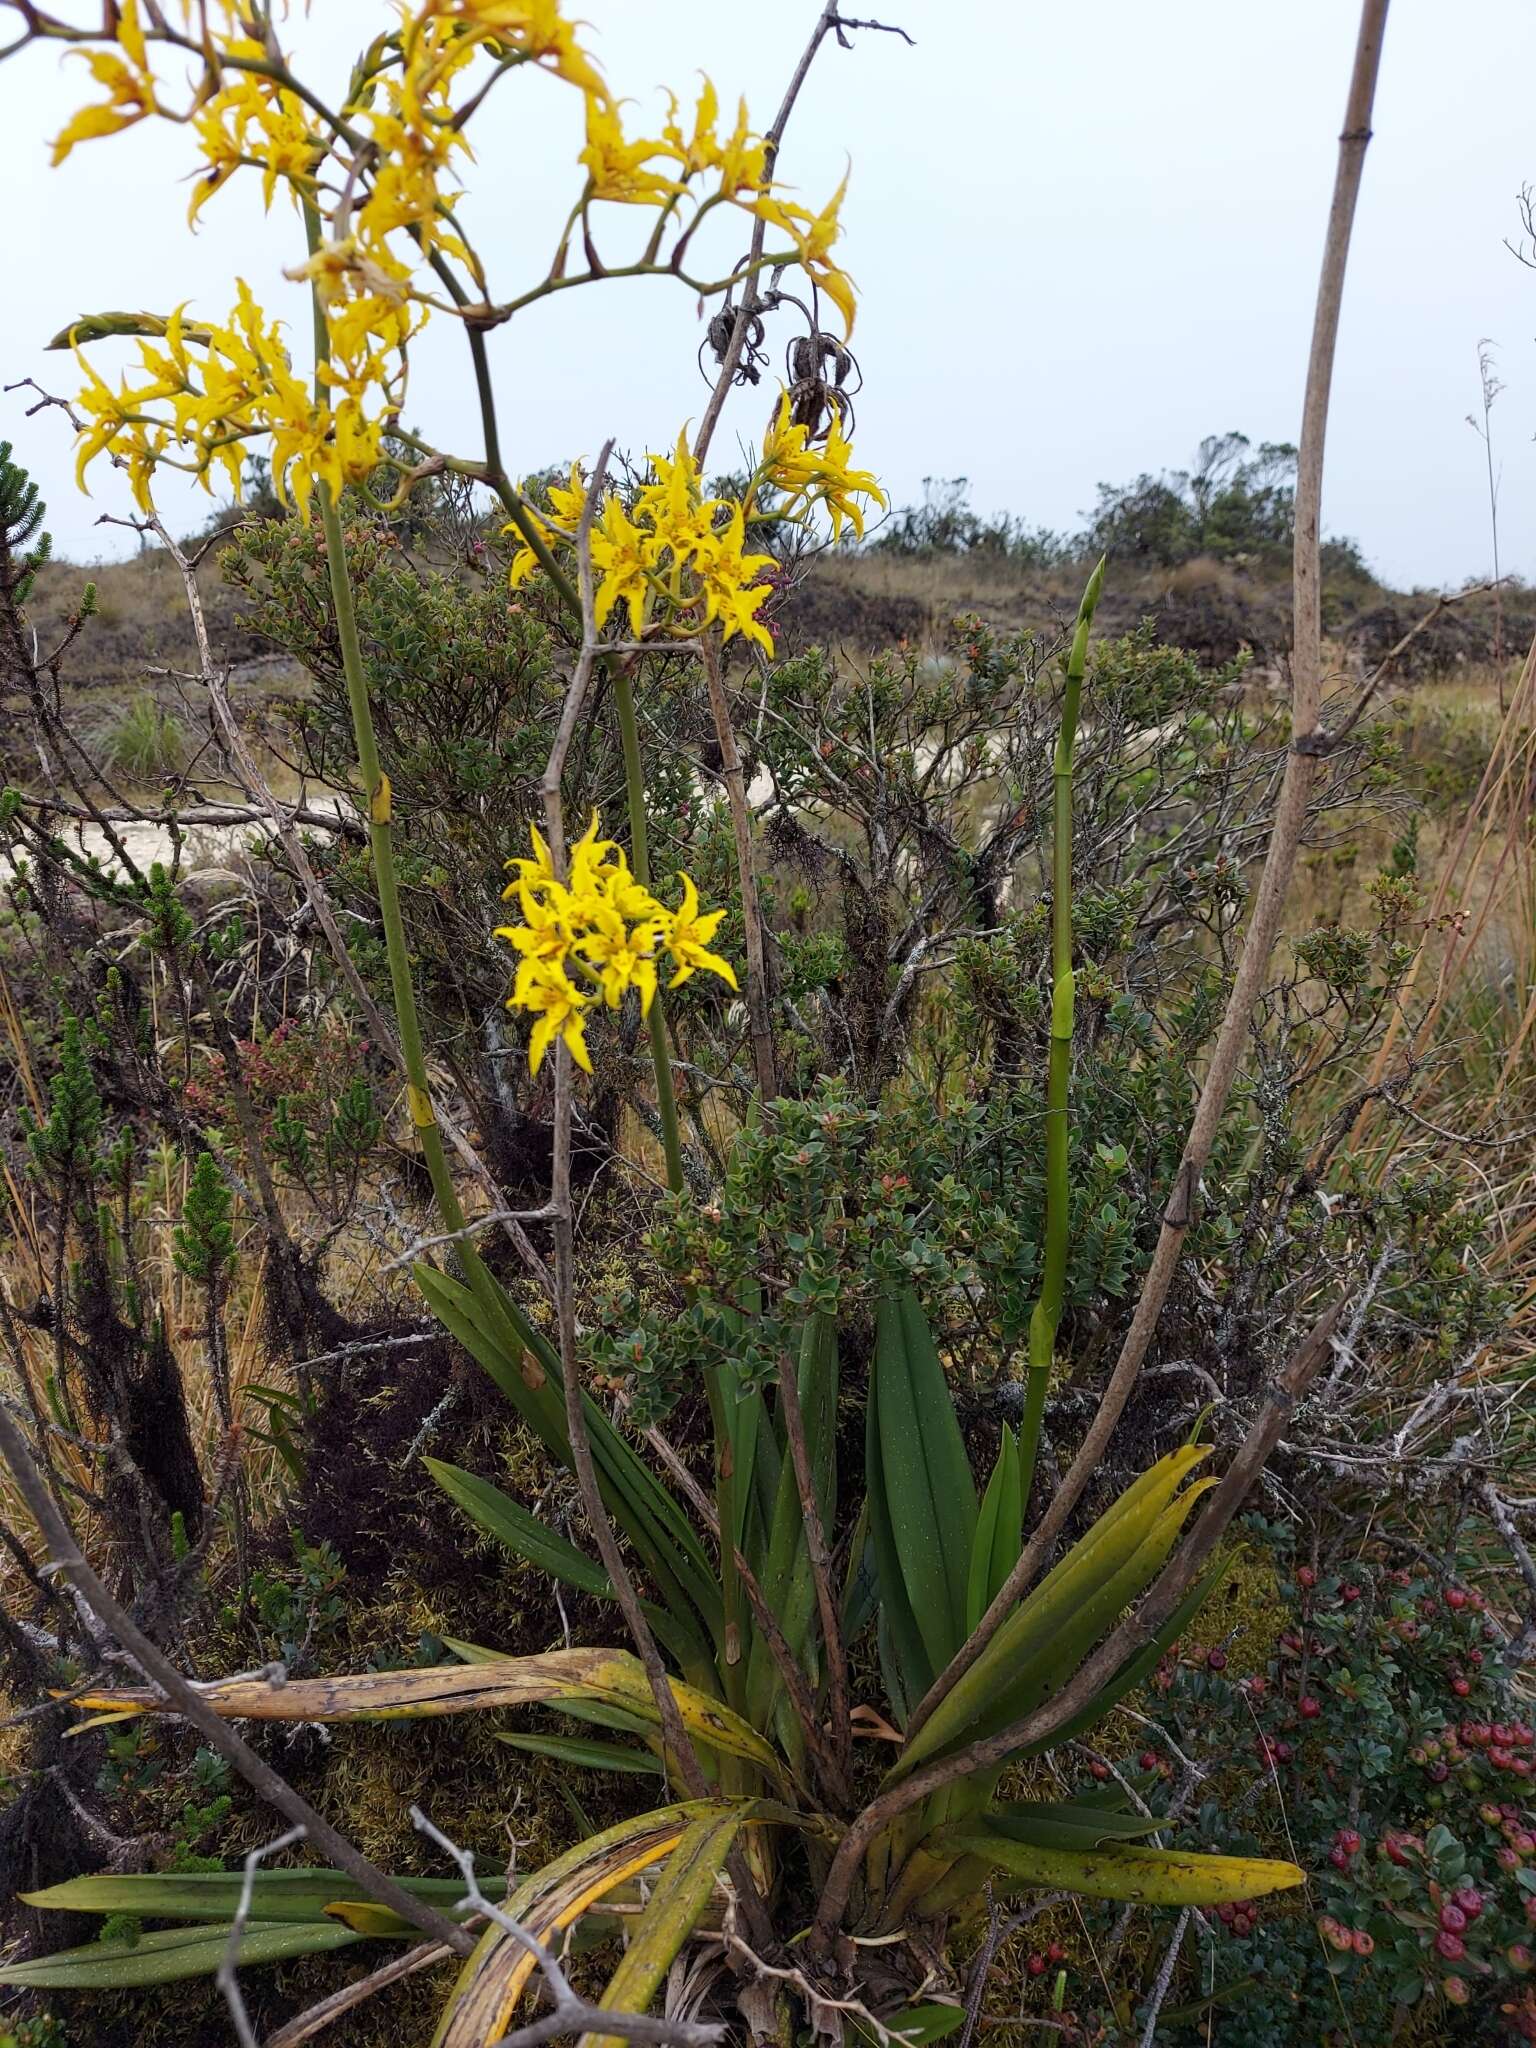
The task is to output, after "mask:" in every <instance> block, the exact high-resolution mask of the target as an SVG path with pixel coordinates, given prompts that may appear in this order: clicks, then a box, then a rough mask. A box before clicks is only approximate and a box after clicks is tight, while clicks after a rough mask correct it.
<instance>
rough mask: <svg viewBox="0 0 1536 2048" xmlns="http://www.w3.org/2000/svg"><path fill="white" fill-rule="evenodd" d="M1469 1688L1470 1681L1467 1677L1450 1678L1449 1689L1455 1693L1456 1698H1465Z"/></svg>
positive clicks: (1470, 1686) (1470, 1687)
mask: <svg viewBox="0 0 1536 2048" xmlns="http://www.w3.org/2000/svg"><path fill="white" fill-rule="evenodd" d="M1471 1690H1472V1681H1471V1680H1470V1679H1469V1678H1453V1679H1452V1680H1451V1691H1452V1692H1453V1693H1455V1695H1456V1697H1457V1699H1459V1700H1464V1699H1466V1697H1467V1696H1468V1694H1469V1693H1470V1692H1471Z"/></svg>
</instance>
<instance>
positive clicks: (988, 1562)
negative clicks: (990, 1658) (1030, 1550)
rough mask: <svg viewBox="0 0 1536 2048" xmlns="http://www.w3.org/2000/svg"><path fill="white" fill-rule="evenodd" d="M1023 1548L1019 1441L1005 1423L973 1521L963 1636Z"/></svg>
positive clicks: (991, 1599)
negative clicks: (990, 1473)
mask: <svg viewBox="0 0 1536 2048" xmlns="http://www.w3.org/2000/svg"><path fill="white" fill-rule="evenodd" d="M1023 1547H1024V1486H1023V1473H1022V1468H1021V1466H1020V1464H1019V1440H1018V1438H1017V1437H1016V1436H1015V1435H1014V1433H1013V1431H1012V1430H1011V1429H1010V1428H1009V1427H1008V1425H1007V1423H1006V1422H1005V1423H1004V1424H1003V1435H1002V1441H1001V1442H1000V1443H999V1444H998V1447H997V1463H996V1464H995V1465H994V1466H993V1467H992V1477H991V1478H990V1479H989V1480H988V1481H987V1490H986V1492H985V1493H984V1494H983V1495H982V1500H981V1512H980V1514H978V1515H977V1517H976V1540H975V1542H974V1543H973V1544H972V1545H971V1570H970V1577H969V1579H968V1580H967V1583H966V1599H965V1627H966V1633H967V1634H969V1633H970V1631H971V1630H972V1629H973V1628H975V1626H976V1624H977V1622H979V1621H980V1620H981V1617H982V1616H983V1615H984V1614H985V1613H986V1611H987V1609H988V1608H989V1607H990V1606H991V1605H992V1602H993V1600H994V1599H995V1598H996V1597H997V1595H998V1594H999V1593H1000V1592H1001V1591H1002V1588H1003V1585H1004V1582H1005V1581H1006V1579H1007V1577H1008V1574H1009V1573H1010V1572H1011V1571H1012V1570H1013V1568H1014V1566H1015V1565H1016V1564H1017V1563H1018V1561H1019V1552H1020V1551H1021V1550H1022V1549H1023Z"/></svg>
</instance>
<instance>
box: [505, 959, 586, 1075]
mask: <svg viewBox="0 0 1536 2048" xmlns="http://www.w3.org/2000/svg"><path fill="white" fill-rule="evenodd" d="M528 966H529V969H530V972H529V974H528V976H527V979H526V981H524V978H523V976H522V975H519V976H518V981H519V991H518V993H517V994H516V995H515V996H514V997H513V998H511V1000H510V1001H509V1002H508V1005H507V1007H508V1008H509V1009H510V1008H512V1007H513V1005H514V1004H515V1005H516V1007H517V1008H518V1009H522V1010H532V1011H533V1012H534V1013H535V1014H536V1015H537V1017H538V1020H539V1021H538V1022H537V1023H536V1024H535V1025H534V1027H533V1030H532V1032H531V1033H530V1035H529V1039H528V1065H529V1070H530V1072H532V1073H535V1074H536V1073H537V1072H538V1071H539V1068H540V1066H541V1065H542V1064H543V1061H544V1055H545V1053H547V1052H548V1051H549V1048H550V1047H551V1045H553V1044H554V1042H555V1040H556V1039H557V1038H561V1039H563V1040H564V1041H565V1044H566V1046H567V1047H568V1049H569V1051H570V1055H571V1058H572V1059H573V1060H574V1061H575V1062H576V1064H577V1066H578V1067H580V1068H581V1069H582V1071H583V1072H584V1073H588V1074H590V1073H591V1071H592V1055H591V1054H590V1053H589V1052H588V1051H587V1039H586V1028H585V1025H584V1024H583V1021H582V1016H583V1012H584V1011H585V1010H586V1009H587V1007H588V1005H589V1003H590V1001H591V998H590V997H588V996H584V995H583V994H582V993H581V990H580V989H578V988H577V987H576V986H575V984H574V983H573V982H572V981H571V979H570V977H569V976H568V975H567V974H566V972H565V970H564V968H563V967H560V966H558V965H552V964H550V963H548V962H532V961H530V962H529V963H528Z"/></svg>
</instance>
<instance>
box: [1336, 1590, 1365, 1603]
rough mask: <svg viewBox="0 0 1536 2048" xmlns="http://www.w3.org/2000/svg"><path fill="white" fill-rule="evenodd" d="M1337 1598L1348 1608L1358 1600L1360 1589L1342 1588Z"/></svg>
mask: <svg viewBox="0 0 1536 2048" xmlns="http://www.w3.org/2000/svg"><path fill="white" fill-rule="evenodd" d="M1339 1598H1340V1599H1341V1600H1343V1602H1344V1603H1345V1605H1346V1606H1350V1605H1352V1604H1353V1603H1354V1602H1355V1601H1356V1600H1358V1599H1359V1598H1360V1588H1359V1587H1358V1586H1344V1587H1342V1588H1341V1589H1340V1593H1339Z"/></svg>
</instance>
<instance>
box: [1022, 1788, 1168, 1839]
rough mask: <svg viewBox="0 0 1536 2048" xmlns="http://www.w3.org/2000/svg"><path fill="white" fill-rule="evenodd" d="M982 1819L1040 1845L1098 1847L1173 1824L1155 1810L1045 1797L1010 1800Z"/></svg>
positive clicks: (1136, 1836)
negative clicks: (1135, 1809) (1137, 1811)
mask: <svg viewBox="0 0 1536 2048" xmlns="http://www.w3.org/2000/svg"><path fill="white" fill-rule="evenodd" d="M1116 1789H1117V1790H1118V1789H1119V1788H1118V1787H1117V1788H1116ZM984 1820H985V1825H986V1826H987V1827H988V1828H989V1829H990V1830H991V1831H992V1832H993V1833H995V1834H999V1835H1006V1836H1008V1837H1009V1838H1010V1840H1012V1841H1015V1842H1027V1843H1030V1844H1031V1845H1033V1846H1034V1847H1035V1848H1039V1849H1097V1848H1098V1847H1100V1845H1101V1844H1102V1843H1105V1842H1134V1841H1137V1840H1138V1839H1139V1838H1140V1837H1141V1836H1143V1835H1155V1834H1156V1833H1157V1832H1158V1831H1159V1829H1161V1828H1166V1827H1170V1826H1171V1825H1172V1823H1171V1822H1170V1821H1168V1820H1165V1819H1163V1818H1162V1817H1161V1816H1160V1815H1158V1814H1155V1813H1152V1814H1147V1813H1128V1812H1127V1811H1126V1810H1125V1809H1124V1808H1123V1807H1119V1808H1117V1807H1105V1806H1086V1805H1080V1804H1078V1803H1077V1802H1076V1801H1074V1800H1045V1799H1042V1800H1017V1801H1011V1802H1010V1803H1009V1804H1007V1805H1006V1806H997V1807H994V1808H993V1809H992V1811H991V1812H990V1813H988V1814H987V1815H985V1816H984Z"/></svg>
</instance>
